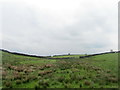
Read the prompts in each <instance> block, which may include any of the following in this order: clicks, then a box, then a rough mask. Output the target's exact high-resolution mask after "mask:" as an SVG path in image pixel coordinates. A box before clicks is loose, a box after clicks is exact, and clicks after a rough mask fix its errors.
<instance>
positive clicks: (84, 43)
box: [0, 0, 118, 55]
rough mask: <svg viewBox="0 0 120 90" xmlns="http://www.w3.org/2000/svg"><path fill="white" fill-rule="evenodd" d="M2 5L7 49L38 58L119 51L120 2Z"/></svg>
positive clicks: (25, 0) (26, 0) (36, 1)
mask: <svg viewBox="0 0 120 90" xmlns="http://www.w3.org/2000/svg"><path fill="white" fill-rule="evenodd" d="M98 1H99V2H98ZM0 4H1V5H2V6H1V7H0V11H1V12H2V15H1V16H0V17H2V18H0V21H1V22H0V25H1V27H2V29H1V30H2V31H1V32H0V36H2V37H1V38H0V41H1V42H2V48H4V49H7V50H10V51H15V52H16V51H17V52H22V53H28V54H36V55H53V54H64V53H73V54H74V53H83V54H84V53H87V54H89V53H99V52H104V51H110V50H111V49H113V50H118V22H117V20H118V10H117V9H118V7H117V4H118V0H109V1H108V0H106V1H104V0H92V2H90V1H89V0H64V1H63V0H57V1H56V0H50V1H49V0H44V1H42V0H34V1H33V0H21V1H15V0H11V1H9V0H3V1H2V3H0Z"/></svg>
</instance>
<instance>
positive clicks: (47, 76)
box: [2, 52, 118, 88]
mask: <svg viewBox="0 0 120 90" xmlns="http://www.w3.org/2000/svg"><path fill="white" fill-rule="evenodd" d="M2 53H3V54H2V60H3V73H2V74H3V78H2V79H3V87H7V88H11V87H12V88H17V87H18V88H117V87H118V84H117V83H118V78H117V64H118V59H117V56H118V54H117V53H115V54H104V55H98V56H94V57H90V58H84V59H79V58H76V56H75V59H67V60H52V59H42V58H35V57H27V56H20V55H13V54H9V53H6V52H2ZM79 56H80V55H79ZM60 57H61V56H60ZM67 57H69V56H67ZM70 57H71V56H70ZM72 57H73V56H72ZM58 58H59V57H58Z"/></svg>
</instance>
